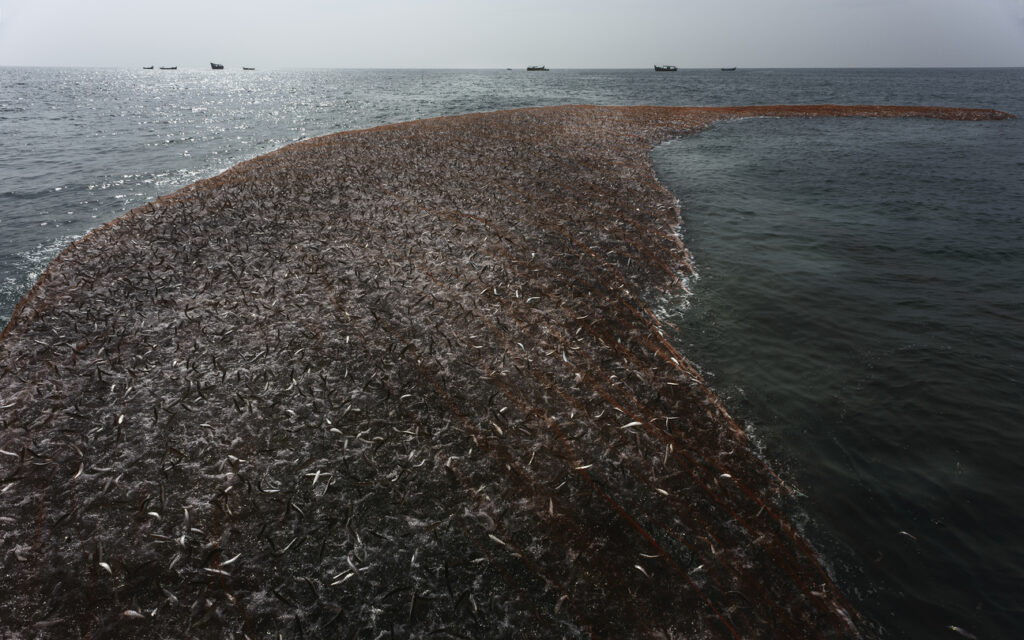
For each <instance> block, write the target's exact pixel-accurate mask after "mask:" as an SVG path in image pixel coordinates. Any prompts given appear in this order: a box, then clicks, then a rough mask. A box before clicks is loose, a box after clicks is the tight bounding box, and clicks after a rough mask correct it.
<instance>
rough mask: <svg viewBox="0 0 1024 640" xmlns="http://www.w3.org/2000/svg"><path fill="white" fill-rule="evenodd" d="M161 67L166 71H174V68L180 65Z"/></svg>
mask: <svg viewBox="0 0 1024 640" xmlns="http://www.w3.org/2000/svg"><path fill="white" fill-rule="evenodd" d="M160 68H161V69H163V70H164V71H174V70H176V69H177V68H178V67H160Z"/></svg>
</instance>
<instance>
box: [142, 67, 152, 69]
mask: <svg viewBox="0 0 1024 640" xmlns="http://www.w3.org/2000/svg"><path fill="white" fill-rule="evenodd" d="M142 68H143V69H152V68H153V67H152V66H149V67H142Z"/></svg>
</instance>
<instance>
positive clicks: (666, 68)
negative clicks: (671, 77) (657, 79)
mask: <svg viewBox="0 0 1024 640" xmlns="http://www.w3.org/2000/svg"><path fill="white" fill-rule="evenodd" d="M654 70H655V71H675V70H676V68H675V66H674V65H671V64H666V65H657V64H656V65H654Z"/></svg>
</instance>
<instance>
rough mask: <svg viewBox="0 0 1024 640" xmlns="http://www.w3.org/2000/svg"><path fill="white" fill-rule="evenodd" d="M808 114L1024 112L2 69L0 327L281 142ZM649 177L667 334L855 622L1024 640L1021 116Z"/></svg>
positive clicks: (836, 139)
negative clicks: (56, 279)
mask: <svg viewBox="0 0 1024 640" xmlns="http://www.w3.org/2000/svg"><path fill="white" fill-rule="evenodd" d="M822 102H832V103H848V104H852V103H859V104H863V103H881V104H929V105H949V106H971V107H989V108H997V109H1004V110H1008V111H1012V112H1015V113H1018V114H1020V115H1024V70H1021V69H1001V70H1000V69H996V70H976V69H973V70H910V69H908V70H898V69H897V70H826V69H822V70H743V69H741V70H739V71H736V72H730V73H723V72H720V71H717V70H693V71H687V70H682V71H679V72H677V73H653V72H651V71H647V70H632V71H630V70H613V71H607V70H590V71H560V70H554V71H551V72H548V73H526V72H525V71H519V70H516V71H508V70H484V71H461V70H460V71H438V70H287V71H254V72H242V71H221V72H215V73H214V72H211V71H208V70H184V69H183V70H179V71H176V72H171V71H163V72H162V71H159V70H155V71H143V70H141V69H140V70H134V69H131V70H129V69H54V68H46V69H36V68H2V67H0V140H2V141H3V142H2V143H0V230H2V233H0V318H3V319H4V320H6V319H7V317H9V315H10V312H11V310H12V309H13V307H14V305H15V304H16V302H17V300H18V299H19V298H20V297H21V296H22V295H23V294H24V293H25V292H26V291H27V290H28V288H29V287H30V286H31V285H32V283H33V282H34V281H35V279H36V278H37V277H38V275H39V274H40V273H41V271H42V270H43V269H44V268H45V266H46V264H47V262H48V261H49V260H50V259H52V258H53V257H54V256H55V255H56V254H57V253H58V252H59V251H60V250H61V249H62V248H63V247H64V246H66V245H67V244H68V243H69V242H70V241H72V240H74V239H75V238H78V237H81V236H82V235H83V234H85V233H87V232H88V231H89V229H91V228H94V227H95V226H97V225H99V224H102V223H104V222H106V221H108V220H111V219H113V218H115V217H117V216H118V215H120V214H122V213H124V212H126V211H128V210H129V209H131V208H133V207H135V206H138V205H140V204H142V203H144V202H146V201H148V200H151V199H153V198H155V197H157V196H159V195H162V194H166V193H170V192H172V191H174V190H176V189H178V188H180V187H183V186H185V185H187V184H189V183H191V182H193V181H195V180H197V179H200V178H204V177H208V176H211V175H215V174H217V173H219V172H220V171H223V170H224V169H227V168H228V167H230V166H232V165H234V164H236V163H237V162H240V161H242V160H246V159H248V158H251V157H253V156H255V155H258V154H261V153H264V152H267V151H270V150H273V149H275V148H278V147H280V146H282V145H284V144H287V143H289V142H292V141H295V140H301V139H303V138H308V137H313V136H317V135H322V134H326V133H331V132H334V131H339V130H345V129H353V128H362V127H369V126H374V125H378V124H384V123H388V122H397V121H403V120H410V119H415V118H423V117H432V116H442V115H453V114H457V113H467V112H473V111H483V110H493V109H505V108H514V107H524V106H535V105H551V104H566V103H575V104H580V103H591V104H670V105H742V104H774V103H822ZM654 159H655V163H656V166H657V169H658V173H659V176H660V178H661V179H662V181H663V182H664V183H665V184H666V185H668V186H669V187H670V188H671V189H672V190H673V191H674V192H675V193H676V194H677V196H678V198H679V199H680V202H681V205H682V207H683V223H682V226H681V229H680V233H681V234H682V235H683V237H684V241H685V242H686V244H687V245H688V246H689V248H690V250H691V252H692V253H693V254H694V257H695V260H696V263H697V267H698V272H699V277H698V278H697V279H696V280H695V281H694V282H693V287H692V288H693V290H694V295H693V296H691V297H690V298H689V299H688V300H687V303H686V304H685V305H684V306H681V307H679V308H676V309H670V310H669V312H668V317H669V319H670V320H671V321H672V322H673V323H674V324H675V325H676V336H677V339H678V341H679V342H680V344H681V346H682V347H683V349H684V351H685V353H687V354H688V355H689V356H690V357H691V359H692V360H694V361H695V362H696V363H698V364H699V365H700V366H701V367H702V369H703V370H704V371H705V373H706V374H707V375H708V377H709V379H710V381H711V383H712V385H713V386H714V387H715V389H716V390H717V391H718V392H719V393H720V394H721V395H722V396H723V397H724V398H725V400H726V404H727V406H728V407H729V408H730V410H731V411H732V412H733V413H734V414H735V415H736V416H738V417H739V418H740V419H741V420H742V421H743V422H744V424H746V425H747V428H748V429H749V430H750V431H751V432H752V433H753V434H754V435H755V438H756V441H757V442H758V443H759V445H760V446H761V447H762V451H763V454H764V455H765V457H767V458H768V459H769V460H770V461H771V462H772V464H773V465H774V466H775V467H776V468H777V469H779V470H780V472H781V473H782V474H783V475H784V477H785V478H787V480H789V481H790V482H791V483H792V485H793V486H794V487H797V488H798V489H799V490H800V492H801V497H799V498H798V499H795V500H794V501H793V504H792V505H791V507H790V508H791V510H792V516H793V518H794V519H796V520H797V521H798V522H800V523H801V526H802V527H803V528H804V530H805V532H806V534H807V535H808V537H809V538H810V539H811V540H812V542H813V543H814V545H815V546H816V547H817V548H818V549H819V550H820V551H821V553H822V555H823V557H824V559H825V562H826V563H827V564H828V566H829V567H830V569H831V570H832V572H833V573H834V574H835V576H836V577H837V579H838V581H839V582H840V584H841V585H842V586H843V587H844V589H845V590H846V591H847V592H848V593H849V595H850V597H851V599H852V600H853V601H854V602H855V603H856V604H857V605H858V606H859V608H860V609H861V610H862V612H863V613H864V614H865V615H866V616H867V617H868V619H869V620H870V621H871V623H872V625H873V626H875V627H876V628H877V629H878V631H879V633H880V634H881V635H882V636H884V637H892V638H941V637H950V638H957V637H970V636H971V635H973V636H976V637H977V638H1017V637H1024V544H1022V542H1021V539H1022V532H1024V515H1022V513H1024V512H1022V510H1021V507H1020V505H1024V484H1022V483H1021V480H1020V479H1021V478H1022V477H1024V474H1022V471H1024V468H1022V467H1024V463H1022V462H1021V460H1022V459H1024V446H1022V445H1024V426H1022V425H1021V416H1022V413H1024V412H1022V408H1024V389H1022V384H1024V383H1022V376H1024V211H1022V209H1024V206H1022V205H1024V187H1022V186H1021V184H1022V183H1024V181H1022V180H1021V175H1022V173H1024V172H1022V169H1024V121H1004V122H993V123H956V122H933V121H922V120H879V121H875V120H859V119H858V120H772V119H757V120H744V121H738V122H731V123H723V124H719V125H716V126H714V127H712V128H711V129H710V130H708V131H706V132H704V133H702V134H700V135H697V136H692V137H689V138H686V139H684V140H679V141H674V142H671V143H667V144H665V145H662V146H661V147H659V148H658V149H656V150H655V152H654ZM954 627H955V629H954ZM958 630H959V631H958ZM964 634H968V635H967V636H965V635H964Z"/></svg>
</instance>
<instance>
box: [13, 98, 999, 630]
mask: <svg viewBox="0 0 1024 640" xmlns="http://www.w3.org/2000/svg"><path fill="white" fill-rule="evenodd" d="M816 115H842V116H924V117H943V118H951V119H988V118H997V117H1005V114H1000V113H997V112H990V111H977V110H956V109H924V108H897V107H830V106H819V107H747V108H722V109H714V108H654V107H630V108H612V107H558V108H540V109H525V110H516V111H505V112H495V113H486V114H474V115H465V116H457V117H450V118H441V119H435V120H424V121H418V122H412V123H405V124H397V125H388V126H384V127H379V128H376V129H371V130H366V131H355V132H347V133H341V134H335V135H331V136H326V137H323V138H318V139H315V140H310V141H306V142H301V143H297V144H293V145H291V146H288V147H285V148H283V149H281V150H279V151H276V152H274V153H271V154H268V155H266V156H262V157H259V158H256V159H254V160H251V161H248V162H245V163H242V164H240V165H238V166H237V167H235V168H233V169H231V170H230V171H228V172H226V173H224V174H222V175H220V176H217V177H215V178H211V179H209V180H204V181H201V182H198V183H196V184H194V185H192V186H190V187H187V188H185V189H183V190H182V191H180V192H178V193H175V194H173V195H171V196H168V197H165V198H161V199H159V200H157V201H156V202H153V203H151V204H148V205H145V206H143V207H141V208H139V209H136V210H134V211H132V212H130V213H129V214H127V215H125V216H123V217H122V218H120V219H118V220H116V221H115V222H113V223H111V224H108V225H106V226H103V227H101V228H99V229H97V230H95V231H93V232H92V233H90V234H89V235H88V236H86V237H85V238H84V239H82V240H80V241H79V242H76V243H75V244H73V245H72V246H71V247H69V248H68V249H67V250H66V251H65V252H64V253H63V254H61V255H60V257H59V258H57V259H56V260H55V261H54V262H53V263H52V264H51V266H50V267H49V268H48V269H47V271H46V272H45V273H44V275H43V276H42V277H41V278H40V281H39V283H38V284H37V285H36V287H35V288H34V289H33V290H32V291H31V292H30V293H29V294H28V295H27V296H26V297H25V299H24V300H23V301H22V302H21V304H20V305H19V306H18V308H17V309H16V311H15V313H14V315H13V318H12V320H11V322H10V324H9V325H8V326H7V329H6V330H5V332H4V334H3V338H2V340H0V563H2V564H0V567H2V574H0V636H3V637H5V638H22V637H24V638H30V637H31V638H75V637H83V638H99V637H110V636H118V637H133V638H184V637H202V638H243V637H248V638H257V637H271V636H272V637H278V636H281V637H324V636H328V637H335V636H337V637H352V638H381V637H440V638H444V637H454V638H482V637H518V638H534V637H535V638H549V637H596V638H612V637H661V638H675V637H686V638H700V637H714V638H719V637H722V638H751V637H776V638H783V637H785V638H805V637H856V636H858V635H859V634H860V633H862V632H863V630H862V629H860V628H859V627H861V626H862V625H861V623H860V622H859V620H858V617H857V615H856V613H854V611H853V610H852V608H851V607H850V606H849V605H848V604H847V603H846V602H845V600H844V598H843V596H842V595H841V594H840V593H839V592H838V591H837V589H836V587H835V586H834V585H833V584H832V582H831V580H830V579H829V576H828V575H827V573H826V572H825V571H824V570H823V569H822V567H821V566H820V564H819V562H818V560H817V559H816V556H815V553H814V551H813V550H812V549H811V548H810V547H809V546H808V545H807V543H806V542H805V541H804V540H803V539H802V538H801V536H800V535H799V534H798V532H797V531H796V530H795V527H794V526H793V525H792V524H791V523H789V522H788V521H787V520H786V519H785V518H784V517H783V516H782V515H781V513H780V503H781V500H782V499H783V498H784V496H785V493H786V487H785V485H784V484H783V483H782V481H780V480H779V479H778V478H777V477H776V476H775V475H774V474H773V473H772V472H771V471H770V470H769V469H768V468H767V467H766V465H765V464H764V463H763V462H762V461H761V460H760V459H759V458H758V457H757V455H756V454H755V453H754V452H753V451H752V450H751V447H750V446H749V444H748V442H747V440H746V438H745V436H744V433H743V431H742V430H741V429H740V428H739V427H738V426H737V425H736V424H735V423H734V422H733V420H732V419H731V418H730V417H729V415H728V414H727V413H726V412H725V410H724V409H723V408H722V406H721V404H720V402H719V401H718V400H717V399H716V398H715V396H714V394H713V393H712V392H710V391H709V389H708V388H707V387H706V385H705V384H704V382H703V380H702V378H701V376H700V374H699V372H698V371H697V370H696V369H695V368H694V367H693V366H692V365H691V364H690V363H689V362H688V361H687V360H686V358H685V357H684V355H683V354H681V353H679V352H678V351H677V350H676V348H675V347H674V346H673V343H672V341H671V340H670V339H669V338H668V337H667V335H666V333H667V332H668V331H669V329H668V328H667V327H665V326H663V321H662V320H660V319H659V317H658V316H657V315H656V314H655V313H654V312H653V308H655V306H656V304H657V303H658V301H659V300H661V299H663V297H664V296H666V295H673V294H678V293H679V292H680V291H681V289H682V287H683V286H684V282H683V281H682V280H681V278H683V277H684V276H686V275H687V274H688V272H689V271H688V270H689V262H688V257H687V254H686V251H685V249H684V247H683V246H682V245H681V243H680V241H679V239H678V237H677V236H676V234H675V229H676V226H677V224H678V211H677V209H676V204H675V201H674V199H673V197H672V196H671V194H669V193H668V192H667V191H666V190H665V189H664V188H663V187H661V186H660V185H659V184H658V183H657V182H656V180H655V177H654V174H653V171H652V167H651V165H650V161H649V159H648V152H649V150H650V148H651V146H652V145H653V144H655V143H657V142H659V141H662V140H665V139H667V138H669V137H672V136H679V135H683V134H686V133H689V132H693V131H696V130H699V129H701V128H702V127H705V126H707V125H708V124H709V123H711V122H714V121H716V120H721V119H727V118H738V117H751V116H816Z"/></svg>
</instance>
